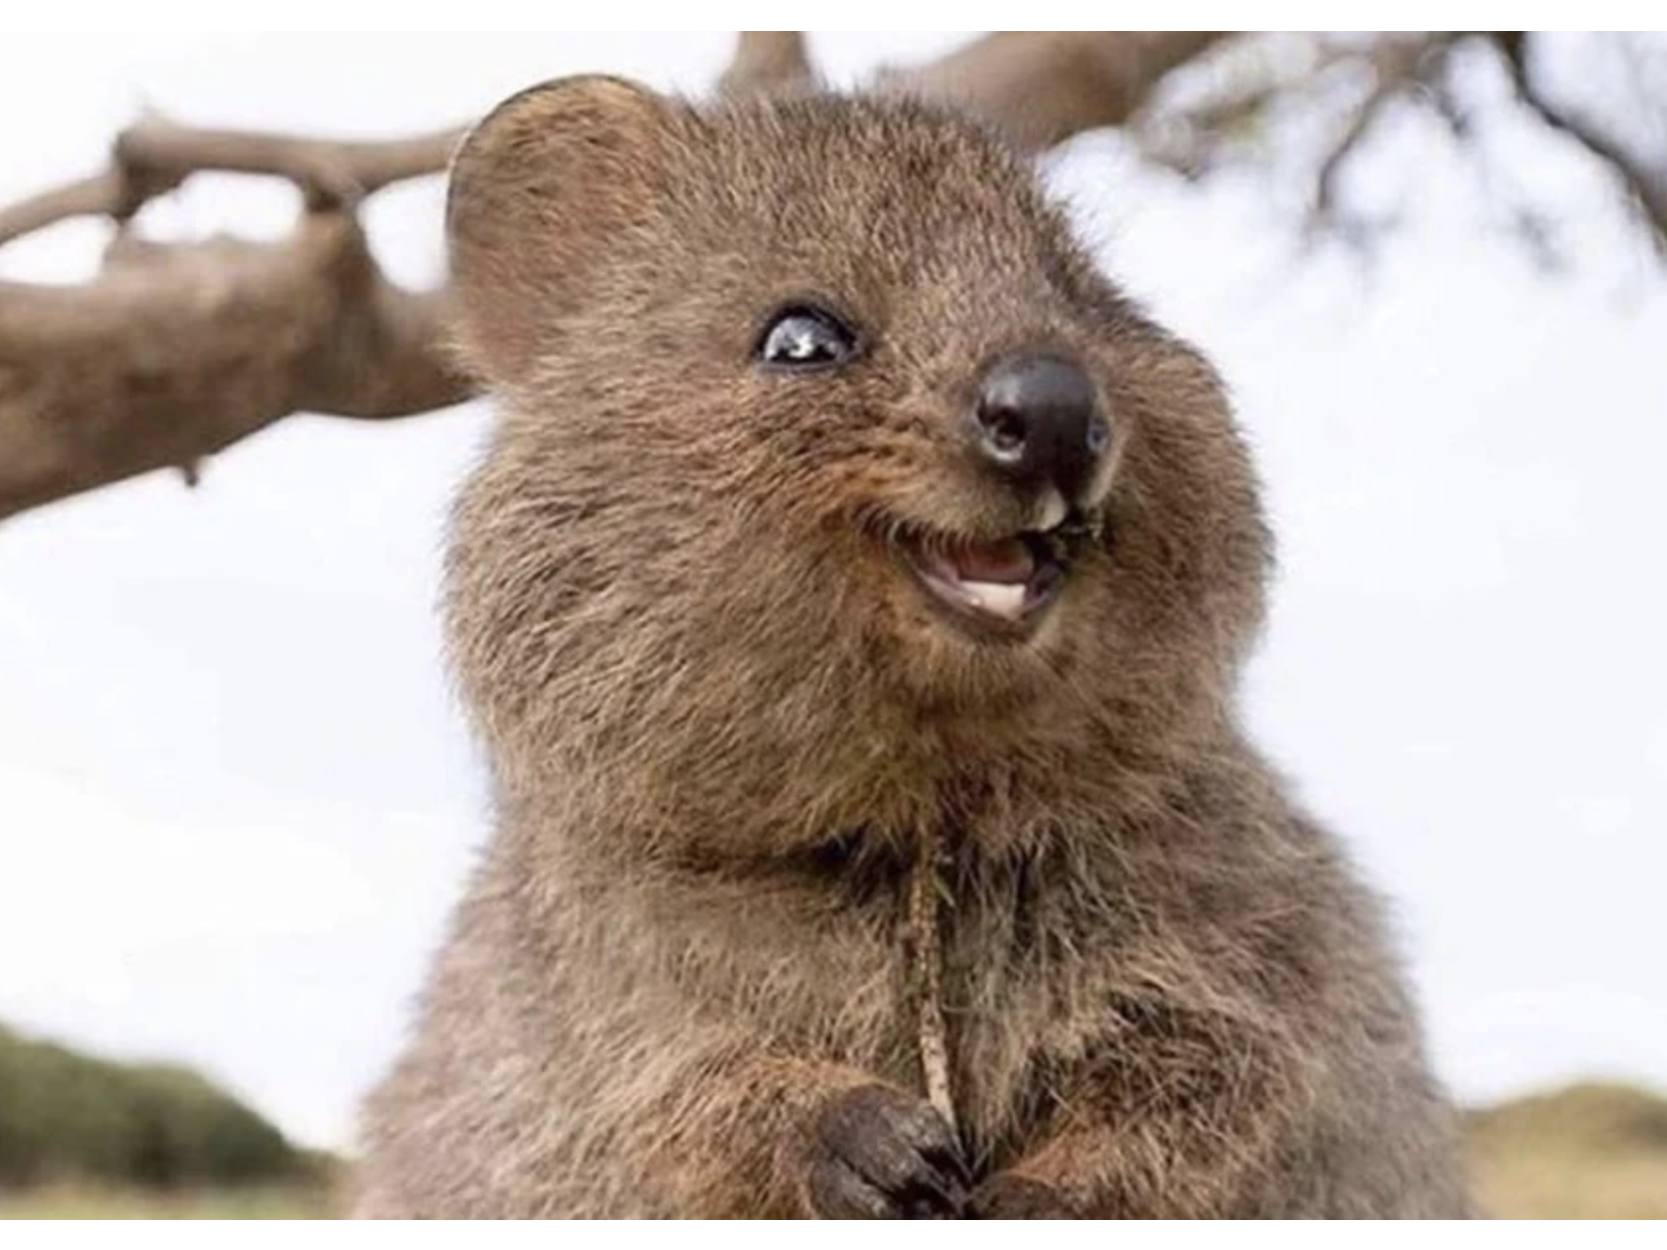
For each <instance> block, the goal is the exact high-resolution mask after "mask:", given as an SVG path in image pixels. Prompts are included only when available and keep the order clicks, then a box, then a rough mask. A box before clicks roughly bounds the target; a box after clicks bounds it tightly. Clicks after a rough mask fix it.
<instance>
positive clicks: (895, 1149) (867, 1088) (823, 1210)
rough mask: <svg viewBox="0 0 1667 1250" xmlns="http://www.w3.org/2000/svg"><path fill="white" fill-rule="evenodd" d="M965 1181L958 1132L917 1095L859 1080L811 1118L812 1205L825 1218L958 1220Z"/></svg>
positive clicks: (962, 1209) (963, 1205)
mask: <svg viewBox="0 0 1667 1250" xmlns="http://www.w3.org/2000/svg"><path fill="white" fill-rule="evenodd" d="M969 1185H970V1182H969V1179H968V1176H967V1170H966V1165H965V1164H964V1163H963V1162H962V1160H961V1150H960V1146H959V1144H958V1143H957V1142H956V1140H955V1134H954V1133H953V1132H952V1131H951V1130H950V1127H949V1125H948V1124H946V1123H944V1119H943V1117H942V1116H940V1115H939V1114H938V1113H937V1112H936V1111H934V1110H933V1109H932V1107H931V1106H930V1105H929V1104H927V1103H926V1102H924V1101H923V1100H921V1099H919V1098H915V1097H912V1096H910V1095H908V1094H904V1093H901V1092H899V1091H897V1090H894V1089H889V1088H887V1087H886V1086H884V1085H864V1086H862V1087H861V1088H859V1089H854V1090H851V1091H850V1092H849V1093H846V1094H842V1095H840V1096H839V1097H838V1098H836V1099H835V1100H834V1101H833V1102H832V1103H830V1104H829V1105H828V1107H827V1109H826V1110H825V1111H823V1113H822V1116H821V1118H820V1119H819V1120H818V1121H817V1123H816V1159H815V1162H814V1163H813V1164H812V1166H811V1172H810V1204H811V1207H812V1208H813V1209H814V1210H815V1212H816V1214H817V1215H819V1216H821V1217H822V1218H823V1219H829V1220H944V1219H960V1218H962V1217H963V1216H964V1215H965V1214H966V1210H967V1190H968V1188H969Z"/></svg>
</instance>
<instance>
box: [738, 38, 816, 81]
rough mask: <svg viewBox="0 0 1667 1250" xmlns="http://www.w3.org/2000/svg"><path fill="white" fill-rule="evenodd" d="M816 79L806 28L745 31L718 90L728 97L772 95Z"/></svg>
mask: <svg viewBox="0 0 1667 1250" xmlns="http://www.w3.org/2000/svg"><path fill="white" fill-rule="evenodd" d="M812 78H813V74H812V71H811V67H810V56H809V54H808V53H807V52H806V51H805V36H804V32H803V31H798V30H743V31H742V32H741V35H740V38H739V39H738V40H737V41H736V44H735V59H734V60H732V61H731V62H730V65H729V68H728V69H727V70H725V71H724V75H723V77H722V78H720V79H719V80H718V90H719V91H720V92H722V93H723V94H724V95H727V96H744V95H770V94H775V93H779V92H782V91H786V90H791V89H792V88H794V87H797V86H800V85H803V84H805V83H808V82H810V81H811V80H812Z"/></svg>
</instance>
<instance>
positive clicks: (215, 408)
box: [0, 212, 472, 517]
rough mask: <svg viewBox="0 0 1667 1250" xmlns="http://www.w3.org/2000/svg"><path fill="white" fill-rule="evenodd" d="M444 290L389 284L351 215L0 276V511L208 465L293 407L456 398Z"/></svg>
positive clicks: (336, 410)
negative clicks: (267, 233) (96, 265)
mask: <svg viewBox="0 0 1667 1250" xmlns="http://www.w3.org/2000/svg"><path fill="white" fill-rule="evenodd" d="M445 324H446V317H445V307H444V297H443V296H441V295H438V294H430V295H418V294H413V293H411V292H408V291H403V290H401V289H399V288H397V287H394V286H392V285H391V284H389V283H388V282H387V281H386V280H385V279H384V278H383V277H382V275H381V274H380V273H379V272H378V270H377V269H376V266H375V264H374V262H373V261H372V259H371V257H370V254H369V252H368V250H367V249H366V247H365V244H364V239H363V237H362V235H361V234H360V232H359V228H358V225H357V223H356V222H354V220H353V219H352V217H351V216H349V215H348V214H346V213H341V212H332V213H316V214H309V215H308V216H307V217H306V218H305V219H304V220H303V222H302V224H301V227H300V229H299V230H298V231H297V232H296V234H295V235H294V236H293V237H292V238H291V239H289V240H286V241H285V242H283V243H279V244H257V243H250V242H245V241H240V240H234V239H225V238H221V239H214V240H210V241H208V242H205V243H195V244H186V245H168V244H157V243H144V242H140V241H138V240H133V239H126V240H122V241H119V242H118V244H117V245H116V246H115V247H113V248H112V250H111V253H110V256H109V259H108V262H107V265H106V268H105V272H104V274H103V275H102V276H101V277H100V278H99V279H98V280H97V281H96V282H93V283H90V284H88V285H85V286H79V287H43V286H31V285H24V284H17V283H0V448H4V454H3V455H0V517H5V516H8V515H11V514H14V513H17V512H20V511H22V510H24V509H26V508H30V507H34V506H37V505H39V504H43V503H47V502H50V501H51V500H54V499H59V498H62V497H64V496H66V495H71V494H75V493H77V492H79V491H84V490H89V489H91V488H93V487H95V486H102V485H104V484H106V483H109V482H114V481H118V480H120V479H122V478H126V477H131V476H133V475H134V474H137V473H143V472H146V471H148V470H150V469H156V468H162V467H166V466H169V465H174V466H179V467H181V468H183V469H185V470H186V471H187V472H188V473H194V472H195V466H196V464H197V462H198V461H200V460H201V459H202V458H203V457H205V456H207V455H210V454H212V453H214V452H217V451H219V450H221V449H222V448H224V447H226V446H227V445H229V444H231V443H233V442H235V441H237V440H238V439H240V438H243V437H246V436H247V435H249V434H252V433H254V432H255V431H257V430H260V429H263V428H265V427H266V426H268V425H270V424H272V423H273V422H274V421H277V420H278V419H279V418H281V417H283V416H286V415H288V414H289V413H292V412H297V411H310V412H320V413H326V414H337V415H341V416H348V417H359V418H370V419H376V418H385V417H397V416H402V415H407V414H411V413H417V412H424V411H427V410H429V409H432V408H438V407H443V406H445V405H447V404H451V403H456V402H458V401H460V400H462V399H465V398H467V397H468V395H469V394H470V393H471V391H472V387H471V385H470V383H469V382H468V381H467V380H466V379H465V378H464V376H463V375H462V374H461V372H459V371H458V370H457V369H456V368H454V367H453V366H452V365H451V363H450V359H449V356H448V354H447V351H446V349H445V333H446V330H445Z"/></svg>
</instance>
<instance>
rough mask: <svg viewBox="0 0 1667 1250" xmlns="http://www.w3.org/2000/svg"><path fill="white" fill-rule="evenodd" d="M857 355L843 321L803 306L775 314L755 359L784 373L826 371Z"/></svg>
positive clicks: (828, 313) (821, 311)
mask: <svg viewBox="0 0 1667 1250" xmlns="http://www.w3.org/2000/svg"><path fill="white" fill-rule="evenodd" d="M856 353H857V340H856V336H855V335H854V334H852V333H851V330H850V328H849V327H848V326H846V324H845V323H844V322H843V321H841V320H840V319H839V318H838V317H836V316H834V315H833V314H832V313H831V312H827V311H825V310H823V309H820V308H812V307H810V306H808V305H805V304H795V305H793V306H792V307H790V308H784V309H782V310H781V311H780V312H779V313H777V314H776V315H775V317H774V318H773V319H772V320H771V322H770V324H769V325H768V326H766V327H765V328H764V337H763V338H761V339H760V340H759V342H758V359H759V360H760V361H762V362H763V363H764V364H767V365H775V366H777V367H778V368H783V369H826V368H828V367H829V366H832V365H842V364H844V363H845V362H846V361H848V360H850V359H851V357H852V356H854V355H856Z"/></svg>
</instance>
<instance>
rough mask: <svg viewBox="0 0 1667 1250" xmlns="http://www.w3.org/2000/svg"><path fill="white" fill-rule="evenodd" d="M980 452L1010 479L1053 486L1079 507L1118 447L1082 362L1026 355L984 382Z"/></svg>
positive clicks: (999, 366) (993, 370)
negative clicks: (1111, 451) (1106, 459)
mask: <svg viewBox="0 0 1667 1250" xmlns="http://www.w3.org/2000/svg"><path fill="white" fill-rule="evenodd" d="M975 416H976V418H977V420H976V423H975V425H976V447H977V450H978V452H979V453H980V455H981V456H982V457H983V458H984V459H985V460H986V461H987V462H989V463H990V464H991V465H993V466H994V467H995V468H996V469H997V470H998V471H1000V472H1001V473H1002V474H1003V475H1004V476H1006V477H1009V478H1012V479H1016V480H1018V481H1022V482H1025V483H1030V484H1042V483H1046V484H1048V485H1051V486H1053V487H1055V488H1057V489H1058V490H1059V491H1060V493H1061V495H1062V497H1063V498H1064V499H1066V500H1067V501H1068V502H1071V503H1075V502H1077V501H1078V500H1079V498H1080V496H1081V494H1082V492H1083V491H1084V490H1085V489H1087V488H1088V486H1089V484H1090V483H1091V482H1092V481H1093V480H1094V477H1095V475H1096V473H1097V471H1098V468H1099V465H1100V463H1101V461H1102V459H1103V458H1104V457H1105V455H1106V453H1107V451H1108V450H1109V449H1110V447H1111V427H1110V425H1109V424H1108V423H1107V422H1106V419H1105V417H1104V416H1102V415H1101V413H1100V411H1099V399H1098V396H1097V394H1096V392H1095V389H1094V383H1093V381H1092V380H1091V379H1090V378H1089V376H1088V374H1087V373H1086V372H1084V371H1083V369H1082V368H1081V367H1080V366H1079V365H1077V364H1076V363H1074V362H1072V361H1069V360H1064V359H1061V358H1060V357H1057V356H1048V355H1032V354H1023V355H1015V356H1009V357H1007V358H1005V359H1003V360H1001V361H998V362H997V363H996V364H995V365H994V366H993V367H992V368H991V369H990V371H989V372H988V373H987V374H986V375H985V376H984V380H983V382H982V383H981V384H980V387H979V394H978V403H977V408H976V411H975Z"/></svg>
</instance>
